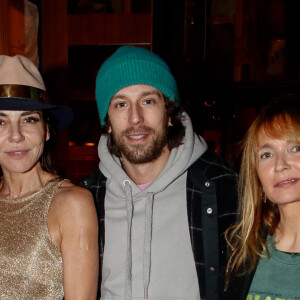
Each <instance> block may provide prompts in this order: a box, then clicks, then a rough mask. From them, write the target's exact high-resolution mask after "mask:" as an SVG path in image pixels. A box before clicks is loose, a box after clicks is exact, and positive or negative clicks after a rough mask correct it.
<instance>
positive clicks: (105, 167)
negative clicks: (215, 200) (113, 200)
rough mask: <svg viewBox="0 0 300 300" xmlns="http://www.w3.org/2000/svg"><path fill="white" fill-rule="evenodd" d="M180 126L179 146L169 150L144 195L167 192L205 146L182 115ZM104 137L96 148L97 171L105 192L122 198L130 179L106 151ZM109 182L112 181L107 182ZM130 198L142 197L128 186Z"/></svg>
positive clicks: (106, 137) (133, 186)
mask: <svg viewBox="0 0 300 300" xmlns="http://www.w3.org/2000/svg"><path fill="white" fill-rule="evenodd" d="M182 123H183V125H184V127H185V136H184V138H183V143H182V145H180V146H179V147H177V148H174V149H172V151H171V153H170V156H169V159H168V161H167V163H166V165H165V166H164V168H163V170H162V171H161V172H160V174H159V175H158V176H157V177H156V178H155V179H154V180H153V182H152V183H151V184H150V185H149V186H148V187H147V188H146V190H145V191H147V192H151V193H154V194H156V193H158V192H160V191H162V190H164V189H165V188H167V187H168V186H169V185H170V184H171V183H172V182H173V181H174V180H176V179H177V178H178V177H179V176H181V175H182V174H183V173H184V172H185V171H186V170H187V169H188V168H189V167H190V166H191V165H192V164H193V163H194V162H195V161H196V160H197V159H198V158H199V157H200V156H201V155H202V154H203V153H204V152H205V151H206V150H207V144H206V142H205V141H204V139H203V138H202V137H200V136H197V135H196V134H195V133H194V131H193V127H192V123H191V119H190V117H189V116H188V115H187V114H186V113H185V112H184V113H183V114H182ZM108 138H109V136H108V135H102V136H101V138H100V142H99V146H98V154H99V158H100V163H99V168H100V170H101V172H102V173H103V174H104V175H105V177H106V178H107V183H106V184H107V188H109V189H111V190H113V191H114V193H115V194H116V196H118V197H121V198H124V184H123V183H124V181H125V180H129V181H130V182H131V179H130V178H129V177H128V175H127V174H126V173H125V171H124V170H123V168H122V165H121V162H120V158H118V157H116V156H114V155H111V153H110V152H109V150H108V148H107V142H108ZM111 179H113V180H111ZM131 186H132V194H133V197H134V196H135V195H136V194H139V196H140V193H143V192H144V191H141V190H140V189H139V188H138V187H137V186H136V185H135V184H134V183H133V182H131Z"/></svg>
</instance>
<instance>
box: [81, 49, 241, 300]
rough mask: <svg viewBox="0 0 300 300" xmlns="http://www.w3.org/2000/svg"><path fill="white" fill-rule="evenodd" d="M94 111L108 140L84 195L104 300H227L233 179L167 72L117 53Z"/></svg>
mask: <svg viewBox="0 0 300 300" xmlns="http://www.w3.org/2000/svg"><path fill="white" fill-rule="evenodd" d="M195 101H197V100H196V99H195ZM96 102H97V107H98V111H99V115H100V121H101V125H102V126H103V127H104V128H105V131H106V133H105V134H103V135H102V136H101V138H100V142H99V147H98V153H99V158H100V164H99V170H97V171H96V172H95V173H94V174H92V175H90V176H88V177H87V178H85V179H84V180H83V181H82V182H81V185H82V186H84V187H86V188H88V189H89V190H90V191H91V192H92V193H93V195H94V199H95V203H96V206H97V211H98V218H99V249H100V283H99V295H100V293H101V299H103V300H108V299H111V300H123V299H124V300H125V299H126V300H131V299H153V300H154V299H155V300H166V299H168V300H175V299H176V300H183V299H185V300H199V299H207V300H219V299H222V291H223V279H222V276H221V275H222V272H223V269H224V268H225V265H226V243H225V240H224V237H223V233H224V231H225V229H226V228H227V227H228V226H229V225H230V224H232V223H234V222H235V217H236V215H235V205H236V174H235V173H234V172H233V171H232V170H231V168H230V167H229V165H228V164H227V163H226V162H224V161H222V160H221V159H220V158H218V157H217V156H216V155H214V154H211V153H209V152H208V151H207V144H206V142H205V141H204V140H203V138H202V137H200V136H198V135H197V134H195V133H194V131H193V127H192V123H191V120H190V118H189V116H188V115H187V114H186V113H185V112H182V111H181V110H180V101H179V93H178V89H177V84H176V80H175V78H174V77H173V75H172V73H171V71H170V69H169V67H168V65H167V64H166V63H165V62H164V61H163V60H162V59H161V58H160V57H159V56H157V55H156V54H154V53H153V52H151V51H148V50H145V49H143V48H136V47H131V46H123V47H120V48H119V49H118V50H117V51H116V52H115V53H113V55H112V56H110V57H109V58H108V59H107V60H106V61H105V62H104V63H103V65H102V66H101V68H100V70H99V72H98V75H97V79H96Z"/></svg>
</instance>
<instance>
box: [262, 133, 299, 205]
mask: <svg viewBox="0 0 300 300" xmlns="http://www.w3.org/2000/svg"><path fill="white" fill-rule="evenodd" d="M257 156H258V157H257V173H258V177H259V180H260V182H261V185H262V188H263V191H264V193H265V194H266V196H267V198H268V199H269V200H270V201H272V202H274V203H277V204H279V205H280V204H288V203H292V202H296V201H300V140H294V139H289V138H273V137H271V136H269V135H267V134H266V132H265V131H264V130H263V129H261V130H260V132H259V134H258V154H257Z"/></svg>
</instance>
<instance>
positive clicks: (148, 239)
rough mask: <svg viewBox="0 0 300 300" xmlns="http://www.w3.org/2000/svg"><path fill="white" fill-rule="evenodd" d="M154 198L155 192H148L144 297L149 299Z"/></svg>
mask: <svg viewBox="0 0 300 300" xmlns="http://www.w3.org/2000/svg"><path fill="white" fill-rule="evenodd" d="M153 199H154V194H153V193H148V195H147V200H146V207H145V235H144V264H143V268H144V274H143V280H144V299H148V287H149V282H150V267H151V239H152V220H153V217H152V216H153Z"/></svg>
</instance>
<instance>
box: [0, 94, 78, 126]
mask: <svg viewBox="0 0 300 300" xmlns="http://www.w3.org/2000/svg"><path fill="white" fill-rule="evenodd" d="M14 100H16V101H14ZM0 110H28V111H33V110H47V111H49V112H50V113H51V114H52V115H53V116H54V117H55V119H56V121H57V124H56V130H57V131H60V130H62V129H64V128H66V127H67V126H68V125H70V123H71V122H72V120H73V111H72V110H71V109H70V108H69V107H68V106H61V105H54V104H46V103H43V102H39V101H36V100H32V99H26V98H15V97H3V98H0Z"/></svg>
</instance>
